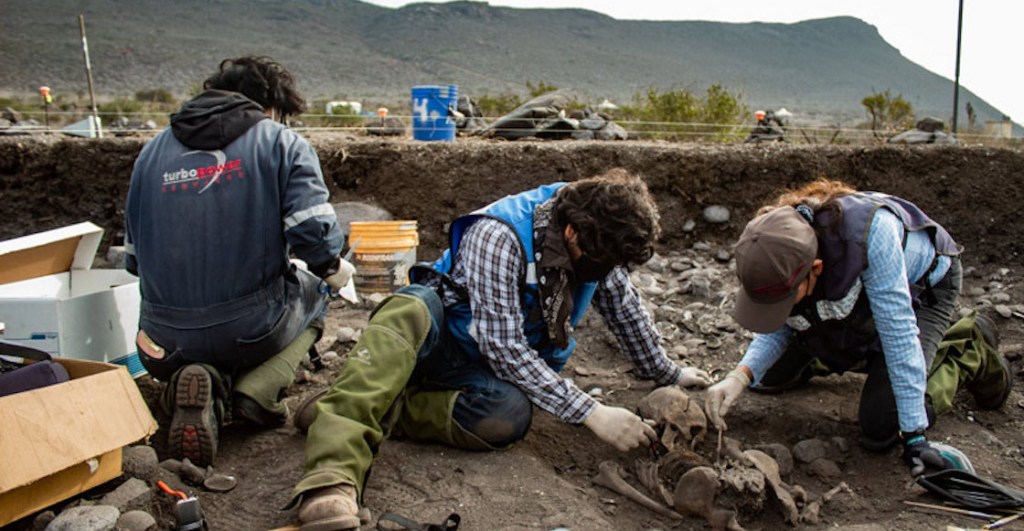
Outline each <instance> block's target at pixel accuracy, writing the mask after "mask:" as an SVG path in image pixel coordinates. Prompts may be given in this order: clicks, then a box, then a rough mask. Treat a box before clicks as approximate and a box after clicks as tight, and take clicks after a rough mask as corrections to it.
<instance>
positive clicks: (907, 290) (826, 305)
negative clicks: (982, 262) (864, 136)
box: [706, 179, 1012, 474]
mask: <svg viewBox="0 0 1024 531" xmlns="http://www.w3.org/2000/svg"><path fill="white" fill-rule="evenodd" d="M960 251H961V249H960V247H959V246H958V245H957V244H956V242H955V241H954V240H953V238H952V237H951V236H950V235H949V233H948V232H947V231H946V229H944V228H943V227H942V226H941V225H939V224H938V223H936V222H935V221H933V220H932V219H931V218H929V217H928V216H927V215H926V214H925V213H924V212H922V211H921V209H919V208H918V207H917V206H915V205H914V204H912V203H911V202H909V201H906V200H904V199H900V198H898V197H893V196H889V195H885V194H881V193H875V192H857V191H855V190H854V189H853V188H851V187H849V186H848V185H845V184H843V183H841V182H838V181H829V180H824V179H822V180H818V181H816V182H813V183H811V184H809V185H807V186H805V187H803V188H801V189H798V190H792V191H788V192H786V193H784V194H783V195H782V196H780V197H779V198H778V200H777V201H775V202H774V203H772V204H770V205H768V206H765V207H763V208H762V209H761V210H760V212H759V215H758V216H757V217H755V218H754V219H753V220H751V221H750V222H749V223H748V224H747V226H746V228H745V229H744V231H743V234H742V235H741V236H740V239H739V242H738V243H737V245H736V274H737V276H738V277H739V280H740V284H741V288H740V289H739V291H738V292H737V295H736V307H735V312H734V316H735V318H736V321H737V322H739V324H740V325H742V326H743V327H744V328H747V329H749V330H751V331H753V332H755V335H754V339H753V340H752V341H751V343H750V346H749V348H748V349H747V352H746V354H745V355H744V356H743V359H742V360H741V361H740V363H739V364H738V365H737V367H736V369H735V370H733V371H731V372H730V373H729V374H728V375H727V376H726V378H724V379H723V380H722V381H720V382H718V383H717V384H715V385H714V386H712V387H711V388H710V389H709V390H708V394H707V403H706V408H707V413H708V416H709V418H710V420H711V422H712V423H713V424H714V425H715V426H716V427H718V428H719V429H725V428H726V427H727V426H726V423H725V421H724V420H723V417H724V416H725V415H726V413H728V411H729V410H730V408H731V407H732V406H733V405H734V404H735V403H736V401H737V399H738V398H739V397H740V396H741V395H742V393H743V391H744V390H745V389H746V388H748V387H750V388H751V390H753V391H758V392H763V393H777V392H781V391H784V390H787V389H791V388H793V387H796V386H797V385H800V384H803V383H805V382H806V381H808V380H809V379H810V378H812V377H814V376H819V375H825V374H831V373H837V374H842V373H843V372H846V371H856V372H863V373H867V380H866V381H865V383H864V388H863V390H862V392H861V398H860V411H859V421H860V426H861V429H862V431H863V438H862V443H863V445H864V446H865V447H867V448H868V449H872V450H878V451H881V450H885V449H888V448H891V447H892V446H894V445H895V444H897V442H900V441H902V443H903V448H904V453H903V455H904V459H905V460H906V462H907V464H908V465H910V466H911V470H912V473H914V474H918V473H921V472H923V471H924V469H925V466H924V465H927V466H929V467H932V468H949V467H955V465H956V463H957V459H955V455H954V454H959V452H958V451H957V450H955V449H953V448H951V447H948V446H945V445H938V444H935V443H929V442H928V440H927V438H926V437H925V429H926V428H928V427H929V426H930V425H931V424H932V422H933V421H934V418H935V415H936V414H938V413H943V412H945V411H948V410H949V409H951V407H952V401H953V396H954V395H955V394H956V391H957V389H958V388H960V387H964V386H966V388H967V389H968V390H970V391H971V393H972V394H973V395H974V398H975V401H976V402H977V405H978V406H979V407H981V408H985V409H996V408H999V407H1001V406H1002V405H1003V404H1004V403H1005V402H1006V399H1007V397H1008V395H1009V391H1010V387H1011V385H1012V374H1011V373H1010V371H1009V368H1008V367H1007V365H1006V362H1005V360H1004V359H1003V358H1002V356H1000V355H999V352H998V351H997V350H996V349H997V347H998V336H997V333H996V329H995V326H994V324H993V323H992V321H991V320H990V319H988V318H987V317H985V316H982V315H978V314H976V313H972V314H971V315H968V316H967V317H965V318H964V319H961V320H960V321H959V322H957V323H956V324H955V325H953V326H952V327H950V326H949V325H950V322H951V318H952V316H953V313H954V309H955V305H956V301H957V297H958V296H959V294H960V288H961V282H962V269H961V264H960ZM752 382H753V383H752ZM960 455H962V454H960Z"/></svg>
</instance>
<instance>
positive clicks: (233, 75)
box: [203, 55, 306, 116]
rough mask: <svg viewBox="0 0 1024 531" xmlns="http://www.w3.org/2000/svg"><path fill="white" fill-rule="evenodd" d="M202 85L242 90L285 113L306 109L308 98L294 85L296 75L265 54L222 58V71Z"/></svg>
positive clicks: (299, 111) (212, 87)
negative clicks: (293, 75)
mask: <svg viewBox="0 0 1024 531" xmlns="http://www.w3.org/2000/svg"><path fill="white" fill-rule="evenodd" d="M203 89H215V90H230V91H232V92H240V93H241V94H242V95H243V96H245V97H246V98H249V99H250V100H252V101H255V102H256V103H259V104H260V105H262V106H263V108H264V109H270V108H274V109H277V110H278V111H280V112H281V114H283V115H285V116H295V115H298V114H301V113H303V112H305V110H306V100H305V99H304V98H303V97H302V95H301V94H299V92H298V91H297V90H296V89H295V78H294V77H292V73H291V72H289V71H288V69H287V68H285V67H284V66H283V65H281V63H278V62H277V61H274V60H273V59H271V58H269V57H264V56H253V55H250V56H247V57H239V58H237V59H225V60H223V61H221V63H220V68H219V71H218V72H217V73H216V74H213V75H212V76H210V77H209V78H207V79H206V81H204V82H203Z"/></svg>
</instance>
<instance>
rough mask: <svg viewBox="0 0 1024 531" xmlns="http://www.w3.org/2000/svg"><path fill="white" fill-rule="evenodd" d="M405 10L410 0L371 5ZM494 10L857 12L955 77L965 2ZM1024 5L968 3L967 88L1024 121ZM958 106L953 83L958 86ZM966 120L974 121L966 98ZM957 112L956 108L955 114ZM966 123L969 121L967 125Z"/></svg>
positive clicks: (907, 51) (516, 2)
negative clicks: (959, 25)
mask: <svg viewBox="0 0 1024 531" xmlns="http://www.w3.org/2000/svg"><path fill="white" fill-rule="evenodd" d="M368 1H370V3H373V4H378V5H382V6H388V7H399V6H403V5H405V4H409V3H413V2H408V1H403V0H368ZM488 3H490V4H491V5H495V6H508V7H530V8H558V7H578V8H583V9H589V10H592V11H598V12H601V13H604V14H606V15H609V16H611V17H614V18H617V19H633V20H713V21H723V22H755V21H756V22H798V21H801V20H808V19H815V18H824V17H834V16H840V15H849V16H853V17H857V18H859V19H861V20H864V21H865V22H867V23H869V24H872V25H874V26H875V27H877V28H878V32H879V33H881V35H882V38H884V39H885V40H886V41H888V42H889V44H892V45H893V46H894V47H896V49H898V50H899V51H900V52H901V53H902V54H903V55H904V56H905V57H907V58H908V59H910V60H911V61H914V62H915V63H918V64H920V65H921V66H923V67H925V68H927V69H929V70H931V71H932V72H935V73H936V74H939V75H941V76H943V77H946V78H948V79H950V80H952V79H953V77H954V74H955V72H956V28H957V10H958V6H959V0H628V1H626V0H550V1H539V0H491V1H490V2H488ZM1022 32H1024V0H964V21H963V44H962V46H961V57H960V84H961V86H964V87H967V88H969V89H970V90H972V91H974V93H975V94H977V95H978V96H980V97H982V98H984V99H985V100H986V101H988V102H989V103H990V104H992V105H993V106H995V107H996V108H997V109H999V110H1001V111H1003V112H1004V113H1006V114H1008V115H1009V116H1010V117H1011V118H1013V120H1014V121H1016V122H1017V123H1024V66H1022V61H1021V53H1022V52H1024V44H1022V41H1021V38H1020V35H1021V33H1022ZM949 94H950V109H952V105H953V103H952V98H953V86H952V83H950V88H949ZM960 105H961V108H960V116H961V120H964V121H965V120H966V116H965V115H964V111H963V105H964V100H963V98H961V100H960ZM951 112H952V111H951ZM961 123H966V122H961Z"/></svg>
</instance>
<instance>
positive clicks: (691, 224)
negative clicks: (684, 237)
mask: <svg viewBox="0 0 1024 531" xmlns="http://www.w3.org/2000/svg"><path fill="white" fill-rule="evenodd" d="M696 228H697V222H696V221H695V220H692V219H688V220H686V222H685V223H683V232H693V229H696Z"/></svg>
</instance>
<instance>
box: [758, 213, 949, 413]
mask: <svg viewBox="0 0 1024 531" xmlns="http://www.w3.org/2000/svg"><path fill="white" fill-rule="evenodd" d="M903 233H904V229H903V224H902V223H900V221H899V218H897V217H896V215H895V214H893V213H892V212H889V211H887V210H885V209H879V210H878V212H877V213H876V214H875V217H874V219H873V220H872V221H871V228H870V230H869V231H868V241H867V246H868V265H867V268H866V269H865V270H864V272H863V273H862V274H861V277H860V278H861V282H863V284H864V290H865V292H866V293H867V296H868V303H869V304H870V306H871V313H872V315H874V318H875V328H876V330H877V331H878V336H879V338H880V340H881V342H882V352H883V354H884V355H885V364H886V366H887V367H888V369H889V380H890V381H891V383H892V391H893V394H894V395H895V397H896V409H897V412H898V414H899V421H900V429H901V430H903V431H905V432H910V431H916V430H923V429H925V428H927V427H928V416H927V414H926V412H925V409H924V393H925V389H926V387H927V380H928V368H927V367H925V366H924V353H923V352H922V351H921V342H920V341H919V340H918V328H917V315H916V314H915V313H914V308H913V306H912V304H911V294H910V285H911V281H910V279H913V280H914V282H917V281H919V280H920V279H921V277H922V276H924V274H925V273H926V272H927V271H928V268H929V267H931V263H932V260H933V259H934V258H935V247H934V246H933V245H932V244H931V241H930V240H929V239H928V235H927V234H926V233H925V232H924V231H918V232H912V233H910V234H909V235H908V236H907V244H906V247H904V246H903V245H902V242H903ZM949 265H950V259H949V257H946V256H942V257H939V263H938V266H937V267H936V268H935V270H934V271H933V272H932V274H931V276H930V277H929V279H928V280H929V282H930V283H931V284H935V283H936V282H938V281H939V280H942V277H944V276H945V275H946V272H948V271H949ZM793 334H794V331H793V329H792V328H790V327H789V326H787V325H783V327H782V328H780V329H778V330H776V331H775V332H772V333H770V334H755V335H754V340H753V341H751V343H750V347H749V348H748V349H747V353H746V354H745V355H744V356H743V359H742V360H741V361H740V364H741V365H746V366H747V367H749V368H750V370H751V372H752V373H753V374H754V381H755V382H756V381H760V379H761V377H763V376H764V374H765V372H767V370H768V369H769V368H770V367H771V366H772V365H774V364H775V362H776V361H778V360H779V358H780V357H781V356H782V354H783V353H784V352H785V350H786V347H787V346H788V345H789V341H790V340H791V339H792V337H793Z"/></svg>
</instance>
